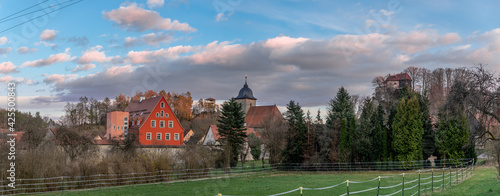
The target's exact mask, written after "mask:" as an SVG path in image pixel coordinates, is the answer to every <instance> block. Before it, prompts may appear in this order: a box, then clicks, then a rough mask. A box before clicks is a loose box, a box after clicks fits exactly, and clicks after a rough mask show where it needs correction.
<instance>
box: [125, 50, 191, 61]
mask: <svg viewBox="0 0 500 196" xmlns="http://www.w3.org/2000/svg"><path fill="white" fill-rule="evenodd" d="M199 48H200V47H193V46H175V47H170V48H168V49H165V48H162V49H159V50H155V51H137V52H136V51H130V52H129V53H128V54H127V57H126V59H127V61H128V62H130V63H132V64H144V63H154V62H158V61H161V60H168V59H177V58H179V55H181V54H185V53H189V52H194V51H196V50H199Z"/></svg>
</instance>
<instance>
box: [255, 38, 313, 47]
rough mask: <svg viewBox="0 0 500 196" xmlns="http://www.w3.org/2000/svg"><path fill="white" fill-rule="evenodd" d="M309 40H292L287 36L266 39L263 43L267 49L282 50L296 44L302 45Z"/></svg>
mask: <svg viewBox="0 0 500 196" xmlns="http://www.w3.org/2000/svg"><path fill="white" fill-rule="evenodd" d="M307 40H309V39H307V38H302V37H299V38H292V37H288V36H279V37H275V38H272V39H268V40H267V41H266V42H265V43H264V46H265V47H268V48H276V49H283V48H285V49H286V48H291V47H294V46H296V45H297V44H301V43H304V42H305V41H307Z"/></svg>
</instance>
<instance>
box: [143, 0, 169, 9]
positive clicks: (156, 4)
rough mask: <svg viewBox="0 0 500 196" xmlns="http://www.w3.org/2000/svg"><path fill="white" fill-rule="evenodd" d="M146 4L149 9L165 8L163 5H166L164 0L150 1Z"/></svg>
mask: <svg viewBox="0 0 500 196" xmlns="http://www.w3.org/2000/svg"><path fill="white" fill-rule="evenodd" d="M146 4H147V5H148V7H149V9H153V8H161V7H163V4H165V1H164V0H148V1H147V2H146Z"/></svg>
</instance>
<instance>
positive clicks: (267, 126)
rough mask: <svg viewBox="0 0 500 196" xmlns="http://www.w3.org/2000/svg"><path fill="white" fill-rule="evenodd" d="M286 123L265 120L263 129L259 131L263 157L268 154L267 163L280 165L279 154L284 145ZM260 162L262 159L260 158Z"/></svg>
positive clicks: (278, 120) (279, 120)
mask: <svg viewBox="0 0 500 196" xmlns="http://www.w3.org/2000/svg"><path fill="white" fill-rule="evenodd" d="M287 130H288V127H287V123H286V122H285V121H283V120H281V119H267V120H265V121H264V123H263V129H262V130H260V132H261V133H260V134H261V140H262V144H264V150H263V151H264V152H263V153H264V155H265V153H266V152H268V153H269V163H271V164H273V163H280V162H281V160H282V157H281V153H282V151H283V149H284V148H285V144H286V137H285V135H286V132H287ZM262 157H263V158H262V162H264V157H265V156H262Z"/></svg>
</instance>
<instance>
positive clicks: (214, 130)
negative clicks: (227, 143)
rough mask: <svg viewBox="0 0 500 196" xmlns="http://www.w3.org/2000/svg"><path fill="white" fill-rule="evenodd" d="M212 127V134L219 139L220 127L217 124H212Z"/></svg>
mask: <svg viewBox="0 0 500 196" xmlns="http://www.w3.org/2000/svg"><path fill="white" fill-rule="evenodd" d="M210 128H212V134H214V139H215V141H217V140H218V139H219V128H218V127H217V125H210ZM205 135H206V134H205Z"/></svg>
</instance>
